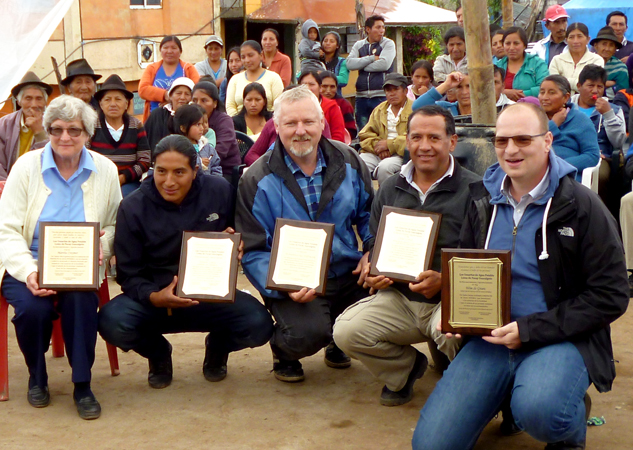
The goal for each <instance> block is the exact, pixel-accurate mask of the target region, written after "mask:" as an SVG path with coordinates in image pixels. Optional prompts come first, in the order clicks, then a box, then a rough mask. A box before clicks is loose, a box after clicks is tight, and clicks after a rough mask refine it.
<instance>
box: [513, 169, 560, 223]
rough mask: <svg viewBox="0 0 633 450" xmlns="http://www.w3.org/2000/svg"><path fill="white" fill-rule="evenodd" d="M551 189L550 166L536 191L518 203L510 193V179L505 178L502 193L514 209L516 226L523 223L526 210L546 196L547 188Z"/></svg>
mask: <svg viewBox="0 0 633 450" xmlns="http://www.w3.org/2000/svg"><path fill="white" fill-rule="evenodd" d="M548 187H549V165H548V166H547V170H546V171H545V175H544V176H543V178H542V179H541V181H540V182H539V184H537V185H536V186H535V187H534V189H532V190H531V191H530V192H528V193H527V194H525V195H524V196H523V197H521V200H520V201H519V202H517V201H516V200H515V199H514V197H512V194H511V193H510V178H509V177H508V175H506V176H505V177H503V181H502V182H501V193H502V194H503V195H504V196H505V197H506V198H507V199H508V202H509V203H510V205H512V207H513V208H514V214H513V215H512V218H513V220H514V226H517V225H518V224H519V222H521V218H522V217H523V213H525V209H526V208H527V207H528V205H530V204H532V203H534V202H535V201H537V200H538V199H540V198H541V197H543V196H544V195H545V193H546V192H547V188H548Z"/></svg>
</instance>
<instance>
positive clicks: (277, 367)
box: [273, 359, 305, 383]
mask: <svg viewBox="0 0 633 450" xmlns="http://www.w3.org/2000/svg"><path fill="white" fill-rule="evenodd" d="M273 372H275V378H277V379H278V380H279V381H285V382H286V383H298V382H299V381H303V380H304V379H305V376H304V375H303V368H302V367H301V363H300V362H299V361H286V360H283V359H279V360H277V359H276V360H274V361H273Z"/></svg>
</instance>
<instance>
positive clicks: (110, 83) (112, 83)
mask: <svg viewBox="0 0 633 450" xmlns="http://www.w3.org/2000/svg"><path fill="white" fill-rule="evenodd" d="M107 91H121V92H122V93H123V95H125V98H127V99H128V100H132V99H133V98H134V94H133V93H132V92H130V91H128V90H127V87H126V86H125V83H124V82H123V80H122V79H121V77H120V76H118V75H116V74H115V75H110V76H109V77H108V78H107V79H106V80H105V82H104V83H103V84H102V85H101V89H99V90H98V91H97V92H96V93H95V98H96V99H97V101H98V102H100V101H101V99H102V98H103V96H104V95H105V94H106V92H107Z"/></svg>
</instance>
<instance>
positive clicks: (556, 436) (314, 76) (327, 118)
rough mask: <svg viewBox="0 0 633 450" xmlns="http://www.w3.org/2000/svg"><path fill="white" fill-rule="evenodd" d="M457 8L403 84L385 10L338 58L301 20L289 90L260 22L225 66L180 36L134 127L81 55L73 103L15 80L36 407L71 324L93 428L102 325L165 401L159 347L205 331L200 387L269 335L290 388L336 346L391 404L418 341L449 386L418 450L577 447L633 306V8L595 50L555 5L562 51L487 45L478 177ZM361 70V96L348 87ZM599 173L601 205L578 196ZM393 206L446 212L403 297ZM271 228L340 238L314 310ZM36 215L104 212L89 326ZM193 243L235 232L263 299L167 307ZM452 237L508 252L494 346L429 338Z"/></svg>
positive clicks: (421, 368) (16, 247)
mask: <svg viewBox="0 0 633 450" xmlns="http://www.w3.org/2000/svg"><path fill="white" fill-rule="evenodd" d="M457 17H458V19H459V20H458V26H456V27H452V28H450V29H448V31H447V32H446V33H445V35H444V43H445V45H446V54H444V55H441V56H439V57H438V58H437V59H436V60H435V62H434V64H432V63H431V62H430V61H426V60H422V61H418V62H416V63H415V64H413V66H412V67H411V78H410V79H409V78H407V77H406V76H404V75H403V74H399V73H397V72H395V70H394V66H395V56H396V46H395V43H394V42H393V41H392V40H391V39H389V38H387V37H385V19H384V17H382V16H380V15H373V16H371V17H369V18H368V19H367V20H366V22H365V33H366V36H367V37H366V38H363V39H361V40H359V41H358V42H356V43H355V44H354V45H353V47H352V49H351V51H350V53H349V56H348V57H347V58H345V57H343V56H341V51H342V49H341V46H342V40H341V36H340V35H339V34H338V33H336V32H328V33H325V34H324V35H323V36H321V32H320V30H319V26H318V24H317V23H315V22H314V21H313V20H307V21H306V22H305V23H304V24H303V26H302V28H301V32H302V37H303V39H302V41H301V43H300V45H299V52H300V59H301V65H300V66H301V68H300V71H299V73H297V74H293V73H292V69H291V61H290V58H289V57H288V56H287V55H284V54H283V53H281V51H280V50H279V49H278V47H279V42H280V37H279V34H278V32H277V31H276V30H274V29H272V28H270V29H266V30H265V31H264V32H263V34H262V37H261V42H258V41H255V40H248V41H246V42H244V43H243V44H242V45H241V46H239V47H236V48H232V49H228V50H227V51H225V49H224V42H223V40H222V39H221V38H220V37H218V36H210V37H209V38H208V39H207V40H206V42H205V44H204V47H205V51H206V55H207V57H206V58H205V59H204V60H203V61H200V62H198V63H196V64H195V65H194V64H190V63H188V62H185V61H184V60H183V59H182V57H183V55H182V53H183V49H182V44H181V42H180V40H179V39H178V38H177V37H176V36H167V37H165V38H164V39H163V40H162V41H161V43H160V47H159V48H160V53H161V60H160V61H158V62H155V63H153V64H151V65H149V66H148V67H147V68H146V69H145V72H144V73H143V76H142V77H141V80H140V83H139V87H138V92H139V95H140V97H141V98H142V99H144V100H145V109H144V113H143V120H142V121H141V120H138V119H137V118H135V117H133V116H131V115H130V114H129V113H128V110H129V108H130V102H131V100H132V99H133V93H132V92H131V91H130V90H129V89H128V88H127V86H126V84H125V83H124V82H123V80H122V79H121V78H120V77H119V76H117V75H111V76H110V77H108V78H107V79H106V80H105V82H104V83H103V84H102V85H101V88H100V89H99V90H97V84H96V82H97V81H98V80H99V79H100V78H101V76H100V75H98V74H95V72H94V70H93V69H92V67H91V66H90V64H89V63H88V61H86V60H84V59H80V60H77V61H73V62H71V63H69V64H68V66H67V76H66V78H65V79H63V80H62V82H61V84H62V86H63V87H64V88H65V89H66V90H67V92H68V95H61V96H59V97H57V98H55V99H54V100H52V101H51V102H50V104H49V102H48V97H49V96H50V95H51V94H52V92H53V89H52V86H50V85H48V84H46V83H44V82H43V81H41V80H40V79H39V78H38V77H37V76H36V75H35V74H34V73H32V72H29V73H27V74H26V75H25V76H24V78H23V79H22V80H21V81H20V83H19V84H18V85H17V86H15V87H14V88H13V90H12V96H13V97H14V98H15V100H16V101H17V104H18V105H19V109H18V110H17V111H16V112H14V113H12V114H8V115H7V116H5V117H2V118H0V210H1V211H2V214H1V217H0V280H1V293H2V296H3V297H4V298H5V299H6V301H7V302H9V304H11V305H12V306H13V308H14V310H15V317H14V318H13V323H14V325H15V328H16V335H17V339H18V343H19V346H20V349H21V351H22V353H23V354H24V358H25V361H26V365H27V367H28V370H29V383H28V393H27V399H28V401H29V403H30V404H31V405H32V406H34V407H38V408H41V407H45V406H47V405H48V404H49V403H50V393H49V390H48V379H47V372H46V361H45V358H44V354H45V352H46V350H47V349H48V346H49V341H50V336H51V331H52V320H54V319H55V318H56V317H57V316H58V313H59V314H60V315H61V324H62V331H63V335H64V340H65V342H66V348H67V350H68V358H69V362H70V364H71V367H72V381H73V383H74V395H73V397H74V401H75V404H76V407H77V411H78V413H79V416H80V417H82V418H84V419H95V418H98V417H99V415H100V412H101V407H100V404H99V402H98V401H97V399H96V397H95V395H94V393H93V392H92V388H91V383H90V380H91V367H92V364H93V362H94V347H95V342H96V337H97V333H100V334H101V336H102V337H103V338H104V339H105V340H106V341H107V342H108V343H111V344H113V345H115V346H117V347H119V348H121V349H122V350H124V351H130V350H133V351H135V352H136V353H138V354H139V355H141V356H142V357H144V358H146V359H147V360H148V365H149V372H148V384H149V385H150V386H151V387H152V388H156V389H161V388H165V387H167V386H169V385H170V383H171V381H172V378H173V369H172V356H171V355H172V346H171V344H170V343H169V341H168V340H167V339H166V338H165V336H164V335H165V334H169V333H178V332H190V331H194V332H205V333H208V334H207V335H206V338H205V357H204V363H203V374H204V377H205V378H206V379H207V380H208V381H210V382H218V381H221V380H223V379H224V378H225V377H226V376H227V373H228V359H229V355H230V353H231V352H236V351H239V350H242V349H244V348H248V347H258V346H262V345H265V344H266V343H269V344H270V347H271V349H272V354H273V372H274V376H275V377H276V378H277V379H278V380H280V381H283V382H291V383H292V382H300V381H303V380H304V378H305V374H304V371H303V366H302V364H301V359H303V358H305V357H308V356H311V355H314V354H315V353H317V352H319V351H320V350H321V349H324V348H325V355H324V361H325V364H326V365H327V366H329V367H332V368H337V369H345V368H347V367H350V365H351V359H352V358H353V359H356V360H359V361H360V362H361V363H362V364H363V365H364V366H365V367H366V368H367V369H368V370H369V372H371V373H372V374H373V375H374V376H375V377H376V378H378V379H379V380H381V381H382V382H384V387H383V389H382V392H381V393H380V396H379V399H380V403H381V404H382V405H385V406H398V405H402V404H405V403H407V402H409V401H410V400H411V399H412V397H413V387H414V383H415V382H416V380H417V379H419V378H421V377H422V376H423V375H424V373H425V371H426V370H427V367H428V366H429V361H428V359H427V357H426V356H425V355H424V354H423V353H422V352H420V351H418V350H417V349H416V348H414V347H413V346H412V345H413V344H416V343H420V342H429V348H430V350H431V354H432V356H433V359H434V363H435V367H436V368H437V369H438V370H440V371H443V377H442V379H441V380H440V381H439V382H438V383H437V386H436V387H435V389H434V391H433V392H432V394H431V395H430V397H429V398H428V400H427V401H426V404H425V406H424V408H423V409H422V411H421V413H420V418H419V421H418V424H417V427H416V429H415V432H414V435H413V441H412V445H413V448H414V449H416V450H417V449H427V448H428V449H433V450H437V449H459V450H462V449H467V448H472V447H473V446H474V444H475V443H476V441H477V439H478V437H479V434H480V433H481V431H482V430H483V428H484V427H485V426H486V424H487V423H488V422H489V421H490V420H491V418H492V417H493V416H495V415H496V414H497V413H498V412H499V411H500V410H501V411H502V412H503V424H502V432H503V433H505V434H513V433H516V432H521V431H526V432H528V433H529V434H530V435H532V436H533V437H534V438H536V439H538V440H540V441H543V442H546V443H547V446H546V449H552V450H553V449H581V448H584V446H585V442H586V428H587V426H586V416H588V414H589V409H590V399H589V397H588V394H587V389H588V387H589V386H590V385H591V384H593V385H594V386H595V387H596V388H597V390H598V391H600V392H605V391H608V390H609V389H610V388H611V385H612V382H613V379H614V377H615V366H614V363H613V350H612V346H611V341H610V333H609V324H610V323H611V322H613V321H615V320H616V319H617V318H618V317H619V316H621V315H622V314H623V313H624V312H625V310H626V307H627V305H628V301H629V297H630V293H631V291H632V290H633V287H632V286H633V285H632V283H631V280H633V275H632V276H631V277H630V278H628V275H627V269H628V271H629V272H633V193H628V194H626V192H628V191H630V184H631V183H630V179H631V176H632V175H633V158H632V157H631V156H632V153H631V152H627V141H628V133H629V129H630V122H631V121H633V117H632V116H631V114H630V109H631V105H633V89H632V88H631V79H632V76H633V70H632V69H633V58H631V57H630V54H631V53H633V42H628V41H627V40H626V38H625V37H624V33H625V32H626V29H627V17H626V15H625V14H624V13H622V12H619V11H615V12H613V13H611V14H609V16H608V17H607V18H606V26H605V27H604V28H602V29H601V30H600V32H599V33H598V35H597V36H596V37H594V38H593V39H592V38H591V36H589V32H588V29H587V26H586V25H585V24H582V23H578V22H576V23H568V22H570V21H571V20H570V19H571V18H570V16H569V15H568V14H567V12H566V11H565V9H564V8H563V7H561V6H558V5H555V6H552V7H550V8H548V9H547V11H546V14H545V17H544V24H545V27H546V28H547V29H548V30H549V31H550V34H549V36H548V37H546V38H545V39H543V40H541V41H539V42H537V43H536V44H534V45H530V44H529V42H528V38H527V35H526V32H525V30H524V29H522V28H518V27H510V28H507V29H505V30H498V29H491V52H492V56H493V62H494V88H495V97H496V102H497V110H498V118H497V123H496V132H495V137H494V138H493V140H492V146H493V147H494V151H495V154H496V157H497V160H498V162H497V163H496V164H493V165H492V166H490V167H489V168H488V169H487V170H486V171H485V173H483V174H476V173H473V172H471V171H469V170H467V169H466V168H464V167H462V166H460V164H459V162H458V161H457V160H456V159H455V158H454V157H453V156H452V152H453V151H454V150H455V148H456V146H457V145H458V136H457V134H456V120H458V119H460V120H461V118H463V117H464V116H469V115H471V112H472V104H471V92H470V78H469V75H468V59H467V54H466V45H465V35H464V30H463V28H462V27H463V23H462V17H463V16H462V14H461V8H460V9H458V11H457ZM223 53H224V55H225V58H223V57H222V55H223ZM350 71H357V72H358V77H357V80H356V86H355V87H356V90H355V106H352V105H351V104H350V103H349V101H348V100H347V99H346V98H344V97H343V95H342V91H341V89H342V88H343V87H345V86H346V85H347V84H348V82H349V73H350ZM294 79H296V80H297V84H296V85H295V84H292V82H293V80H294ZM236 133H237V134H236ZM243 136H246V139H247V138H250V139H251V141H252V146H251V147H250V149H249V150H248V153H240V147H239V146H238V140H237V137H240V138H241V139H245V138H244V137H243ZM350 144H354V145H355V148H353V147H350ZM243 164H244V165H246V166H248V170H245V171H244V173H243V175H241V179H240V180H239V185H236V183H235V182H236V173H237V174H238V176H239V174H241V172H240V168H241V167H242V165H243ZM236 168H237V171H236ZM592 168H597V170H598V172H599V180H600V187H599V194H600V196H598V195H596V194H594V193H593V192H591V190H589V189H587V188H585V187H583V186H581V184H580V183H579V181H580V179H581V177H582V173H583V171H584V170H585V169H592ZM376 184H377V185H378V190H377V191H376V189H375V185H376ZM626 184H628V185H629V186H628V189H626V188H625V185H626ZM236 188H237V190H236ZM624 194H626V195H624ZM620 199H621V201H620ZM384 206H393V207H399V208H406V209H411V210H422V211H427V212H434V213H440V214H442V220H441V224H440V227H439V233H438V240H437V246H436V249H435V253H434V254H433V257H432V263H431V268H430V269H429V270H427V271H424V272H422V273H420V274H419V276H418V277H417V278H416V280H415V281H414V282H411V283H402V282H398V281H394V280H392V279H390V278H388V277H386V276H383V275H379V276H374V275H370V267H371V259H372V253H373V250H374V245H375V238H376V235H377V233H378V224H379V222H380V218H381V214H382V208H383V207H384ZM614 217H615V218H614ZM277 218H286V219H295V220H301V221H312V222H326V223H331V224H334V225H335V227H334V236H333V243H332V253H331V259H330V263H329V270H328V274H327V284H326V291H325V293H324V294H323V295H317V294H316V292H315V290H314V289H309V288H307V287H304V288H303V289H301V290H298V291H295V292H282V291H277V290H271V289H269V288H267V283H266V277H267V273H268V268H269V263H270V258H271V251H272V250H273V249H272V244H273V239H272V238H273V235H274V229H275V220H276V219H277ZM616 218H617V219H619V221H620V224H619V225H620V226H618V220H616ZM47 221H57V222H84V221H88V222H99V224H100V227H101V235H100V244H101V249H102V251H100V264H101V270H100V281H101V282H103V280H104V278H105V273H106V270H105V269H106V266H114V265H116V281H117V282H118V283H119V284H120V285H121V289H122V294H121V295H119V296H117V297H116V298H114V299H112V301H110V302H109V303H107V304H106V305H105V306H104V307H103V308H101V309H100V310H99V311H98V310H97V306H98V298H97V294H96V293H95V292H84V291H72V290H71V291H60V292H56V291H53V290H50V289H44V288H41V287H40V285H39V284H38V265H37V256H38V249H39V240H40V236H39V233H40V227H39V224H40V223H42V222H47ZM183 231H216V232H226V233H235V232H239V233H241V236H242V243H241V244H240V248H239V259H240V260H241V264H242V267H243V270H244V273H245V275H246V277H247V278H248V279H249V281H250V282H251V284H252V285H253V286H254V287H255V288H256V289H257V291H258V292H259V293H260V295H261V297H262V299H263V302H259V301H258V300H257V299H255V298H254V297H253V296H252V295H250V294H248V293H246V292H241V291H238V292H237V296H236V299H235V302H234V303H232V304H221V303H208V302H198V301H196V300H191V299H187V298H181V297H178V296H177V295H176V293H175V287H176V284H177V282H178V278H177V273H178V265H179V260H180V249H181V245H182V233H183ZM620 235H621V236H622V238H623V241H624V246H623V245H622V240H621V239H620ZM359 247H360V248H359ZM458 247H462V248H471V249H497V250H511V251H512V287H511V299H512V302H511V322H510V323H508V324H506V325H504V326H502V327H500V328H497V329H495V330H493V331H492V333H491V336H487V337H483V338H478V337H463V338H462V336H459V335H451V334H450V333H444V332H442V330H441V328H440V317H441V306H440V297H441V291H442V273H441V250H442V248H458ZM42 299H47V300H49V301H44V302H42ZM53 299H54V300H55V301H53ZM561 362H562V363H561Z"/></svg>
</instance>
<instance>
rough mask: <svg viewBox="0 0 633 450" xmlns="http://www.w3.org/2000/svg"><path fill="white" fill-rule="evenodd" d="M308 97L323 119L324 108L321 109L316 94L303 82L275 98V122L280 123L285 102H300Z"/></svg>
mask: <svg viewBox="0 0 633 450" xmlns="http://www.w3.org/2000/svg"><path fill="white" fill-rule="evenodd" d="M306 98H307V99H309V100H310V101H312V103H314V105H315V107H316V109H317V110H318V111H319V118H320V119H321V120H323V117H324V116H323V109H321V104H320V103H319V99H318V98H317V96H316V95H314V94H313V93H312V91H311V90H310V89H309V88H308V86H306V85H305V84H302V85H300V86H297V87H296V88H292V89H290V90H288V91H286V92H283V93H282V94H281V95H280V96H279V97H277V98H276V99H275V103H274V105H273V121H274V122H275V124H276V125H279V116H280V113H281V109H282V108H281V107H282V106H283V105H284V104H286V103H294V102H298V101H301V100H304V99H306Z"/></svg>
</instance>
